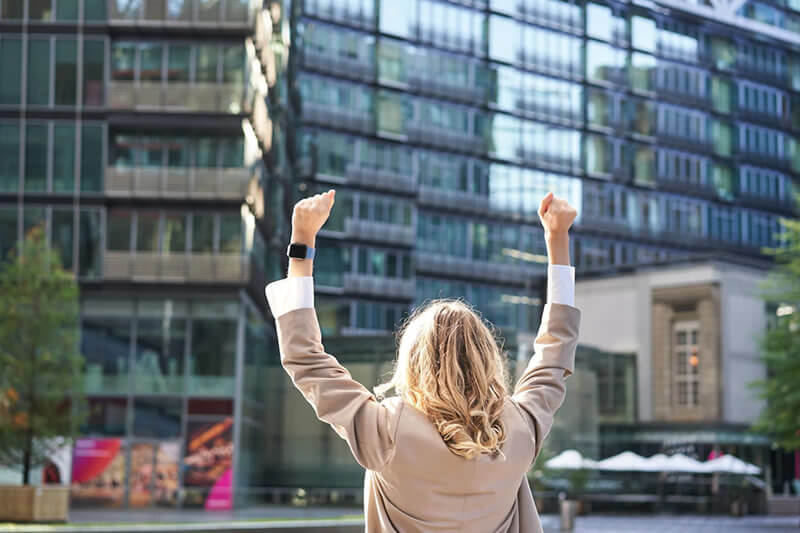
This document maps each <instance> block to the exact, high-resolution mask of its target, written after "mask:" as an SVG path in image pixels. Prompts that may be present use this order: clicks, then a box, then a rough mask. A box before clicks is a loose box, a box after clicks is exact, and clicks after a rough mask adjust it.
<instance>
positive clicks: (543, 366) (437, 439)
mask: <svg viewBox="0 0 800 533" xmlns="http://www.w3.org/2000/svg"><path fill="white" fill-rule="evenodd" d="M579 323H580V311H579V310H578V309H576V308H575V307H572V306H569V305H563V304H555V303H551V304H547V305H546V306H545V308H544V314H543V316H542V322H541V326H540V328H539V333H538V335H537V337H536V340H535V343H534V356H533V358H532V359H531V361H530V363H529V365H528V367H527V369H526V370H525V373H524V375H523V376H522V378H521V379H520V380H519V382H518V383H517V385H516V387H515V389H514V393H513V395H512V396H511V397H509V398H508V402H507V404H506V409H505V412H504V413H503V421H504V422H505V427H506V431H507V434H508V436H507V440H506V442H505V444H504V445H503V452H504V454H505V459H503V458H500V457H498V458H495V459H491V458H488V457H485V456H484V457H481V458H478V459H472V460H468V459H465V458H463V457H461V456H458V455H455V454H453V453H452V452H450V451H449V449H448V448H447V447H446V446H445V444H444V441H442V438H441V436H440V435H439V433H438V432H437V431H436V426H435V425H434V424H433V423H431V422H430V421H429V420H428V418H427V417H426V416H425V415H424V414H423V413H422V412H420V411H418V410H416V409H415V408H413V407H411V406H410V405H407V404H405V403H404V402H403V401H401V400H400V399H399V398H396V397H395V398H389V399H386V400H383V401H381V402H379V401H378V400H377V399H376V398H375V396H374V395H373V394H372V393H371V392H370V391H369V390H367V389H366V388H365V387H364V386H363V385H361V384H359V383H358V382H356V381H354V380H353V379H352V378H351V377H350V374H349V372H348V371H347V370H346V369H345V368H344V367H342V365H340V364H339V362H338V361H337V360H336V358H335V357H334V356H332V355H330V354H328V353H326V352H325V349H324V348H323V346H322V338H321V333H320V328H319V323H318V321H317V313H316V311H315V310H314V309H313V308H303V309H295V310H294V311H290V312H288V313H286V314H283V315H281V316H280V317H278V319H277V320H276V324H277V331H278V343H279V348H280V352H281V359H282V363H283V367H284V368H285V369H286V371H287V372H288V373H289V375H290V376H291V378H292V381H293V382H294V384H295V386H296V387H297V388H298V389H299V390H300V391H301V392H302V393H303V395H304V396H305V398H306V399H307V400H308V401H309V403H310V404H311V405H312V406H313V408H314V410H315V412H316V414H317V417H319V419H320V420H322V421H324V422H327V423H328V424H330V425H331V426H332V427H333V429H334V430H335V431H336V432H337V433H338V434H339V436H341V437H342V438H343V439H344V440H345V441H347V444H348V445H349V446H350V449H351V450H352V452H353V456H354V457H355V459H356V461H358V463H359V464H360V465H361V466H363V467H364V468H365V469H366V474H365V487H364V510H365V520H366V530H367V531H368V532H401V533H411V532H428V531H458V532H460V533H470V532H475V533H490V532H515V533H516V532H526V533H527V532H539V531H542V527H541V524H540V522H539V515H538V513H537V512H536V507H535V505H534V503H533V496H532V495H531V490H530V487H529V486H528V480H527V477H526V472H527V471H528V469H529V468H530V466H531V464H532V462H533V460H534V459H535V458H536V456H537V455H538V454H539V451H540V450H541V448H542V442H543V441H544V439H545V437H546V436H547V434H548V432H549V431H550V427H551V426H552V424H553V415H554V414H555V412H556V410H557V409H558V408H559V407H560V406H561V403H562V402H563V401H564V393H565V387H564V380H565V378H566V377H567V376H569V375H570V374H571V373H572V371H573V368H574V362H575V347H576V345H577V342H578V326H579Z"/></svg>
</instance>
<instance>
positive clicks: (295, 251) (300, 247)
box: [289, 244, 308, 259]
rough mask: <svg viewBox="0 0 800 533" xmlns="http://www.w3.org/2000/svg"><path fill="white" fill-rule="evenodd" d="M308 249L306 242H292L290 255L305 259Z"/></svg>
mask: <svg viewBox="0 0 800 533" xmlns="http://www.w3.org/2000/svg"><path fill="white" fill-rule="evenodd" d="M307 249H308V246H306V245H305V244H290V245H289V257H299V258H302V259H305V257H306V250H307Z"/></svg>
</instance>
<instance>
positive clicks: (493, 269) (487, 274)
mask: <svg viewBox="0 0 800 533" xmlns="http://www.w3.org/2000/svg"><path fill="white" fill-rule="evenodd" d="M416 265H417V271H418V272H420V271H421V272H430V273H433V274H441V275H445V276H459V277H465V278H478V279H484V280H492V281H495V282H498V281H499V282H506V283H523V282H524V281H526V280H529V279H531V278H532V277H537V276H541V275H543V274H544V272H545V263H496V262H492V261H481V260H476V259H468V258H464V257H454V256H451V255H445V254H437V253H432V252H417V255H416Z"/></svg>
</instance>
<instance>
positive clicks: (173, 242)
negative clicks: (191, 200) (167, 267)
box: [161, 213, 186, 254]
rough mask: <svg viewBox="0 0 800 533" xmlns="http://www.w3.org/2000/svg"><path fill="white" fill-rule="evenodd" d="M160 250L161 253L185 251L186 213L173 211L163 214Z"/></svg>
mask: <svg viewBox="0 0 800 533" xmlns="http://www.w3.org/2000/svg"><path fill="white" fill-rule="evenodd" d="M161 251H162V253H163V254H169V253H179V254H183V253H185V252H186V215H184V214H175V213H167V214H165V215H164V235H163V236H162V241H161Z"/></svg>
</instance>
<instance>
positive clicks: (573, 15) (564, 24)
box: [517, 2, 583, 33]
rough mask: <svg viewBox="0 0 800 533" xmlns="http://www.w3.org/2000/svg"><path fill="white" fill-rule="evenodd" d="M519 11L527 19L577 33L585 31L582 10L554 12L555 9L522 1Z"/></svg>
mask: <svg viewBox="0 0 800 533" xmlns="http://www.w3.org/2000/svg"><path fill="white" fill-rule="evenodd" d="M517 12H518V13H519V14H520V15H521V16H522V17H523V18H526V19H530V20H533V21H536V22H538V23H540V24H543V25H546V26H555V27H560V28H566V29H569V30H571V31H573V32H576V33H583V21H582V20H581V13H580V10H579V9H578V10H574V11H572V12H569V13H564V12H562V13H554V12H553V10H547V9H541V8H540V7H538V6H533V5H526V4H525V2H520V3H519V4H518V5H517Z"/></svg>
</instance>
